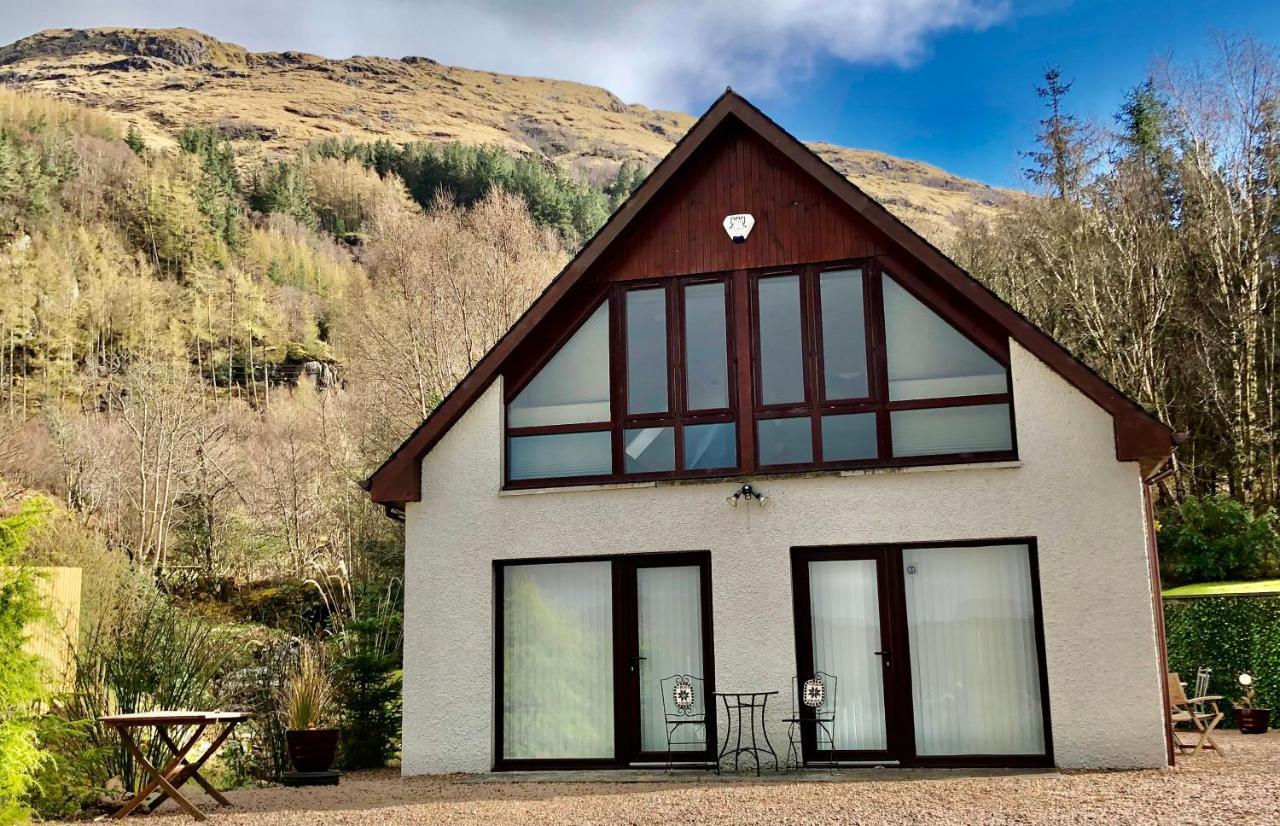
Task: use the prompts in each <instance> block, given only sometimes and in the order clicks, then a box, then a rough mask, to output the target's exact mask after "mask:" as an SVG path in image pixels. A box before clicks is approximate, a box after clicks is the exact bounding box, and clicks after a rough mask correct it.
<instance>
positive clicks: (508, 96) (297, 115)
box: [0, 28, 1016, 243]
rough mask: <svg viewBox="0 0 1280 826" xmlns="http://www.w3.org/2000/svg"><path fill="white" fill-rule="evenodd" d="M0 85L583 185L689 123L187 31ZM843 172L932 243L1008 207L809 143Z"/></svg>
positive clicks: (86, 44)
mask: <svg viewBox="0 0 1280 826" xmlns="http://www.w3.org/2000/svg"><path fill="white" fill-rule="evenodd" d="M0 83H4V84H6V85H9V86H13V87H18V88H24V89H28V90H32V91H38V92H42V93H45V94H52V95H56V96H59V97H62V98H65V99H68V100H73V101H77V102H79V103H82V104H86V105H90V106H94V107H98V108H102V109H106V110H109V111H111V112H114V113H117V114H118V116H120V117H121V118H122V119H124V120H126V121H128V122H130V123H133V124H135V125H136V126H138V127H139V129H141V130H142V131H143V133H144V134H146V135H147V136H148V138H149V139H150V140H152V141H156V142H161V143H163V142H166V141H171V140H172V135H173V134H174V133H176V132H177V131H178V130H180V129H181V128H183V127H184V126H188V125H192V124H213V125H217V126H218V127H219V128H220V129H222V130H223V131H224V133H225V134H227V135H228V136H230V137H236V138H242V139H245V140H254V141H259V142H261V143H262V144H263V146H264V148H265V149H266V150H267V151H286V150H291V149H295V148H297V147H299V146H302V145H305V144H306V143H307V142H309V141H313V140H316V139H319V138H323V137H333V136H340V137H352V138H356V139H360V140H377V139H386V140H389V141H392V142H396V143H402V142H406V141H414V140H428V141H454V140H456V141H461V142H464V143H483V144H496V145H500V146H503V147H506V148H507V149H510V150H512V151H517V152H528V153H535V154H538V155H541V156H544V157H546V158H548V159H549V160H551V161H554V162H556V163H558V164H560V165H562V166H564V167H566V168H570V169H576V170H578V171H580V172H582V173H584V174H586V175H588V176H589V177H591V178H593V179H594V180H602V179H603V178H605V177H606V176H608V175H611V174H612V173H613V171H614V170H616V168H617V166H618V165H619V164H620V163H622V162H623V161H625V160H636V161H640V162H642V163H644V164H645V165H646V166H652V165H653V164H654V163H656V162H657V161H658V159H660V158H661V157H662V156H663V155H665V154H666V153H667V152H668V151H669V150H670V149H671V147H672V146H673V145H674V144H675V142H676V141H677V140H679V138H680V136H681V135H683V134H684V133H685V131H687V130H688V128H689V127H690V126H691V125H692V124H693V122H694V120H695V118H693V117H692V116H690V115H687V114H683V113H679V112H663V111H658V110H653V109H648V108H646V107H644V106H639V105H634V104H632V105H628V104H625V103H623V102H622V101H621V100H619V99H618V98H617V97H616V96H615V95H613V94H612V93H610V92H608V91H607V90H605V89H601V88H598V87H595V86H587V85H584V84H580V83H571V82H568V81H559V80H547V79H543V78H530V77H516V76H512V75H499V74H494V73H491V72H483V71H476V70H472V69H463V68H457V67H451V66H444V65H441V64H439V63H437V62H436V61H434V60H430V59H428V58H424V57H405V58H400V59H392V58H385V57H359V56H357V57H350V58H346V59H343V60H331V59H328V58H323V57H319V56H317V55H312V54H305V53H302V52H250V51H248V50H246V49H244V48H243V47H241V46H237V45H234V44H231V43H226V42H223V41H221V40H218V39H217V38H214V37H211V36H209V35H206V34H202V33H201V32H197V31H194V30H191V29H163V30H161V29H124V28H100V29H58V30H48V31H43V32H39V33H37V34H34V35H31V36H29V37H25V38H23V39H21V40H18V41H16V42H14V43H12V44H10V45H8V46H4V47H2V48H0ZM813 148H814V149H815V151H817V152H818V153H819V154H820V155H821V156H822V157H823V158H824V159H825V160H827V161H828V162H829V163H831V164H832V165H833V166H835V167H836V168H837V169H839V170H840V171H841V173H843V174H845V175H846V176H848V177H849V178H850V179H851V180H853V181H854V182H855V183H857V184H858V185H859V186H861V187H863V188H864V189H865V190H866V191H867V192H868V194H870V195H872V196H874V197H876V198H878V199H879V200H881V201H882V202H884V203H885V204H886V205H887V206H888V207H889V208H890V209H892V210H893V211H894V212H895V213H897V214H898V215H899V216H900V217H902V218H903V219H904V220H906V221H907V222H908V223H910V224H912V225H913V226H914V227H915V228H916V229H917V230H919V231H921V232H923V233H924V234H925V235H927V236H929V237H930V238H931V239H932V240H934V241H935V242H937V243H945V242H946V241H947V240H948V239H949V238H950V235H951V232H952V227H953V226H954V224H953V222H954V220H955V219H956V218H957V216H960V215H965V214H970V213H974V214H976V215H978V216H984V215H989V214H991V213H993V212H995V211H997V210H999V209H1000V208H1001V207H1002V206H1003V205H1005V204H1007V203H1009V201H1010V199H1011V198H1013V197H1016V196H1014V195H1013V194H1012V193H1010V192H1008V191H1006V190H999V189H996V188H993V187H990V186H987V185H986V184H982V183H980V182H977V181H972V180H968V179H965V178H960V177H958V176H955V175H951V174H950V173H947V172H945V171H943V170H941V169H938V168H937V167H933V166H930V165H928V164H925V163H921V162H918V161H905V160H901V159H898V158H894V157H892V156H889V155H885V154H883V153H879V152H872V151H867V150H860V149H847V148H843V147H838V146H833V145H831V144H825V143H818V144H814V145H813Z"/></svg>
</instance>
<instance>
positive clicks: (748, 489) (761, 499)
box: [724, 483, 769, 508]
mask: <svg viewBox="0 0 1280 826" xmlns="http://www.w3.org/2000/svg"><path fill="white" fill-rule="evenodd" d="M768 498H769V497H767V496H765V495H764V494H763V493H761V492H760V491H758V490H756V489H755V488H754V487H752V486H751V484H750V483H743V485H742V487H740V488H738V489H737V490H735V491H734V492H733V493H731V494H729V495H728V496H726V497H725V500H724V501H725V502H727V503H728V504H729V506H730V507H733V508H736V507H738V501H739V500H742V499H745V500H747V501H748V502H750V501H752V500H755V503H756V504H757V505H759V506H760V507H764V503H765V500H767V499H768Z"/></svg>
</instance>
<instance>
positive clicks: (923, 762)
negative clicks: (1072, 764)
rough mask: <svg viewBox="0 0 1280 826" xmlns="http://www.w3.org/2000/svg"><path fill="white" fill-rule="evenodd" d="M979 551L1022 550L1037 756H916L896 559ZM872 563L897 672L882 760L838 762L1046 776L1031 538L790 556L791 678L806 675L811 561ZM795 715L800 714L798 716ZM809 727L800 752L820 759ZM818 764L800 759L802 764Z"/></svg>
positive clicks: (867, 755)
mask: <svg viewBox="0 0 1280 826" xmlns="http://www.w3.org/2000/svg"><path fill="white" fill-rule="evenodd" d="M984 545H1026V546H1027V564H1028V567H1029V573H1030V579H1031V603H1032V614H1033V626H1034V627H1033V636H1034V638H1035V643H1036V670H1037V674H1038V679H1039V682H1040V710H1041V714H1042V719H1043V729H1044V752H1043V753H1042V754H950V755H919V754H916V740H915V717H914V709H913V697H912V693H911V638H910V634H909V633H908V632H907V613H906V602H905V601H904V600H903V599H902V596H903V589H904V588H905V585H904V583H903V581H902V580H903V576H902V552H903V551H904V550H907V549H913V548H972V547H980V546H984ZM831 559H875V560H876V562H877V574H878V578H877V584H878V588H879V603H880V622H881V633H882V635H883V637H884V639H885V640H886V642H885V644H886V645H887V646H888V649H887V650H888V652H889V654H890V657H891V658H892V660H893V662H896V663H898V664H899V665H898V667H896V668H890V669H889V674H888V676H886V677H885V734H886V735H887V737H888V743H887V744H886V749H885V750H884V751H882V752H856V751H837V752H836V760H837V761H868V762H873V763H882V762H885V763H897V764H898V765H900V766H906V767H921V768H968V767H974V768H979V767H983V768H985V767H992V768H1021V767H1026V768H1049V767H1052V766H1053V765H1054V764H1055V763H1054V748H1053V718H1052V714H1051V713H1050V712H1051V709H1050V704H1049V668H1048V659H1047V654H1046V652H1045V636H1044V606H1043V601H1042V598H1041V589H1040V548H1039V542H1038V540H1037V539H1036V537H1034V536H1019V537H996V538H991V539H952V540H939V541H935V542H882V543H875V544H869V545H805V546H795V547H792V548H791V579H792V587H791V598H792V614H793V617H794V621H793V624H794V631H795V655H796V673H797V674H812V673H813V670H814V666H813V627H812V618H811V613H810V611H811V597H810V592H809V569H808V564H809V562H811V561H814V560H831ZM801 713H806V711H804V710H802V712H801ZM814 736H815V733H814V728H813V727H812V726H805V727H802V729H801V738H802V740H803V748H802V752H803V754H806V755H815V758H820V757H821V756H822V755H823V754H824V751H823V750H822V749H819V748H816V743H814V741H813V738H814ZM811 763H819V764H821V763H822V761H821V760H818V759H815V760H813V761H810V760H809V759H807V758H806V759H805V764H806V765H810V764H811Z"/></svg>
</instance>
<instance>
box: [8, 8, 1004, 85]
mask: <svg viewBox="0 0 1280 826" xmlns="http://www.w3.org/2000/svg"><path fill="white" fill-rule="evenodd" d="M1008 14H1009V1H1008V0H843V2H842V0H736V1H735V0H705V2H693V0H686V2H680V0H651V2H644V0H636V2H628V3H619V2H612V1H611V0H562V2H558V3H546V2H522V1H521V0H434V2H414V1H413V0H364V2H360V0H354V2H353V0H312V2H302V1H301V0H220V2H201V3H181V4H175V3H172V2H169V1H168V0H46V2H44V3H39V4H30V5H28V6H25V7H20V8H19V9H15V10H14V13H12V14H8V15H7V17H8V19H7V20H5V21H4V22H3V23H0V31H3V33H4V34H6V35H8V37H7V38H6V40H13V39H16V38H17V37H21V36H22V35H24V34H29V33H30V32H31V31H34V30H35V29H39V28H48V27H54V26H58V27H61V26H75V27H82V26H91V25H111V24H115V25H129V26H178V25H186V26H190V27H192V28H198V29H201V30H203V31H206V32H208V33H210V34H213V35H216V36H218V37H222V38H224V39H228V40H232V41H235V42H238V43H241V44H243V45H245V46H248V47H250V48H253V49H259V50H265V49H274V50H283V49H298V50H303V51H312V52H317V53H320V54H324V55H327V56H330V57H346V56H348V55H350V54H357V53H358V54H379V55H386V56H390V57H399V56H402V55H405V54H420V55H425V56H428V57H432V58H435V59H436V60H439V61H441V62H442V63H449V64H455V65H463V66H470V67H472V68H477V69H488V70H492V71H499V72H506V73H511V74H530V75H539V76H543V77H553V78H559V79H566V80H577V81H581V82H584V83H590V84H594V85H599V86H604V87H606V88H608V89H610V90H612V91H613V92H615V93H617V94H618V95H619V96H620V97H622V98H623V99H624V100H627V101H629V102H642V103H646V104H649V105H652V106H663V107H674V108H688V106H689V104H690V103H692V102H695V101H697V100H698V99H700V98H705V97H706V96H708V95H711V94H714V93H716V92H718V91H719V90H721V89H723V88H724V87H725V86H727V85H732V86H733V87H734V88H735V89H737V90H739V91H741V92H744V93H746V94H756V95H770V94H777V93H779V92H781V91H784V90H785V89H787V88H788V86H789V84H791V83H792V82H794V81H795V80H797V79H799V78H803V77H804V76H805V75H806V74H807V73H808V72H809V71H810V70H811V69H812V66H813V64H814V62H815V61H816V60H819V59H834V60H839V61H844V62H848V63H853V64H898V65H904V66H905V65H911V64H912V63H913V62H915V61H918V60H919V59H921V58H922V56H923V55H924V54H925V53H926V51H927V46H928V42H929V39H930V38H932V37H936V36H938V35H941V34H944V33H946V32H949V31H957V30H974V29H982V28H985V27H987V26H990V25H992V24H994V23H996V22H999V21H1000V20H1002V19H1004V18H1005V17H1006V16H1007V15H1008Z"/></svg>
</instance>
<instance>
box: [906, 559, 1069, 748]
mask: <svg viewBox="0 0 1280 826" xmlns="http://www.w3.org/2000/svg"><path fill="white" fill-rule="evenodd" d="M902 563H903V567H904V579H905V581H906V601H907V632H908V635H909V637H910V642H911V691H912V695H913V699H914V706H915V725H916V753H917V754H921V755H955V754H1043V753H1044V717H1043V711H1042V708H1041V703H1040V670H1039V664H1038V660H1037V658H1036V640H1035V614H1034V604H1033V601H1032V594H1031V569H1030V564H1029V561H1028V551H1027V546H1026V545H994V546H986V547H979V548H914V549H906V550H904V551H903V552H902Z"/></svg>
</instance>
